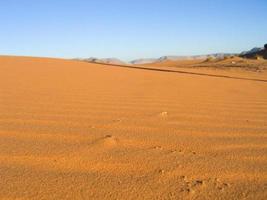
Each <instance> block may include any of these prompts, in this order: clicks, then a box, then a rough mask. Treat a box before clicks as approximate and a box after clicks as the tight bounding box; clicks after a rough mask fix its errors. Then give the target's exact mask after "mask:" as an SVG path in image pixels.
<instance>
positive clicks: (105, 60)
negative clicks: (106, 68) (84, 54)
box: [76, 57, 128, 65]
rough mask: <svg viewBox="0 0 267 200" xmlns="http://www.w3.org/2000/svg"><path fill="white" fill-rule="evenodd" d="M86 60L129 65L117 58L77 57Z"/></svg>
mask: <svg viewBox="0 0 267 200" xmlns="http://www.w3.org/2000/svg"><path fill="white" fill-rule="evenodd" d="M76 60H81V61H85V62H93V63H103V64H114V65H127V64H128V63H126V62H123V61H121V60H119V59H117V58H95V57H91V58H83V59H76Z"/></svg>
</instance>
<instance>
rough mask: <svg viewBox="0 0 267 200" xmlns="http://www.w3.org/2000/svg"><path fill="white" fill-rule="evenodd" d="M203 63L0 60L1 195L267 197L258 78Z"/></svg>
mask: <svg viewBox="0 0 267 200" xmlns="http://www.w3.org/2000/svg"><path fill="white" fill-rule="evenodd" d="M231 62H232V61H231ZM259 62H260V61H259ZM209 64H210V63H204V64H203V62H202V64H199V65H201V66H202V65H205V66H206V67H207V65H209ZM256 64H257V63H256ZM214 65H216V63H215V64H214V63H212V67H209V68H201V66H200V67H197V68H196V69H195V68H192V67H191V68H188V69H187V70H188V71H189V72H197V73H200V72H202V73H204V74H205V73H207V72H208V73H210V74H215V75H216V74H217V75H220V74H224V75H229V76H234V77H237V76H238V77H244V78H247V80H242V79H235V78H224V77H213V76H206V75H196V74H190V73H187V74H183V73H174V72H171V71H169V72H164V71H157V70H145V69H136V68H129V67H128V68H126V67H125V68H123V67H116V66H111V65H102V64H92V63H85V62H79V61H71V60H63V59H48V58H30V57H0V199H5V200H8V199H19V200H26V199H45V200H47V199H133V200H136V199H225V200H230V199H251V200H255V199H262V200H263V199H267V82H264V81H257V80H255V79H260V80H263V79H265V80H267V74H266V72H265V71H251V70H246V69H242V68H238V69H236V70H235V69H234V70H225V69H220V70H218V69H215V68H214ZM162 66H164V65H162ZM162 66H161V67H162ZM147 67H152V66H147ZM171 67H172V66H171ZM202 67H203V66H202ZM172 69H174V68H173V67H172ZM174 70H179V69H174ZM250 79H252V80H250Z"/></svg>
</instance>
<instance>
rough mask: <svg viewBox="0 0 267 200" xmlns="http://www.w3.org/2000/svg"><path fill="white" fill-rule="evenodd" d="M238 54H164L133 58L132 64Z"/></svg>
mask: <svg viewBox="0 0 267 200" xmlns="http://www.w3.org/2000/svg"><path fill="white" fill-rule="evenodd" d="M234 55H236V54H229V53H216V54H206V55H196V56H162V57H160V58H149V59H137V60H133V61H131V62H130V63H131V64H148V63H158V62H163V61H167V60H170V61H175V60H196V59H207V58H209V57H212V58H224V57H226V56H234Z"/></svg>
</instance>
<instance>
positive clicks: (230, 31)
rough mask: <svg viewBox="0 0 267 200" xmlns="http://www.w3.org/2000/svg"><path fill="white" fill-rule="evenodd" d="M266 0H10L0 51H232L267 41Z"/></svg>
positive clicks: (138, 54)
mask: <svg viewBox="0 0 267 200" xmlns="http://www.w3.org/2000/svg"><path fill="white" fill-rule="evenodd" d="M266 10H267V1H266V0H255V1H249V0H236V1H230V0H224V1H223V0H213V1H209V0H203V1H194V0H187V1H186V0H164V1H163V0H153V1H152V0H146V1H141V0H135V1H123V0H117V1H115V0H98V1H85V0H76V1H74V0H65V1H63V0H58V1H52V0H47V1H42V2H40V1H34V0H25V1H18V0H10V1H4V2H1V6H0V22H1V31H0V43H1V45H0V54H1V55H27V56H44V57H62V58H75V57H84V58H86V57H99V58H105V57H116V58H119V59H122V60H132V59H136V58H150V57H160V56H164V55H181V56H183V55H200V54H208V53H220V52H223V53H240V52H241V51H244V50H249V49H250V48H253V47H255V46H259V47H260V46H262V45H263V44H264V43H266V42H267V34H266V33H267V25H266V19H267V12H266Z"/></svg>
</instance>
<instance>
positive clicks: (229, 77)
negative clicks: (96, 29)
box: [86, 61, 267, 82]
mask: <svg viewBox="0 0 267 200" xmlns="http://www.w3.org/2000/svg"><path fill="white" fill-rule="evenodd" d="M86 62H87V61H86ZM87 63H92V64H97V65H107V66H113V67H122V68H130V69H139V70H140V69H141V70H149V71H158V72H165V73H179V74H189V75H197V76H209V77H215V78H228V79H238V80H247V81H258V82H267V80H265V79H256V78H242V77H237V76H227V75H216V74H207V73H198V72H188V71H182V70H171V69H159V68H148V67H136V66H129V65H117V64H108V63H95V62H87Z"/></svg>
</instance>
